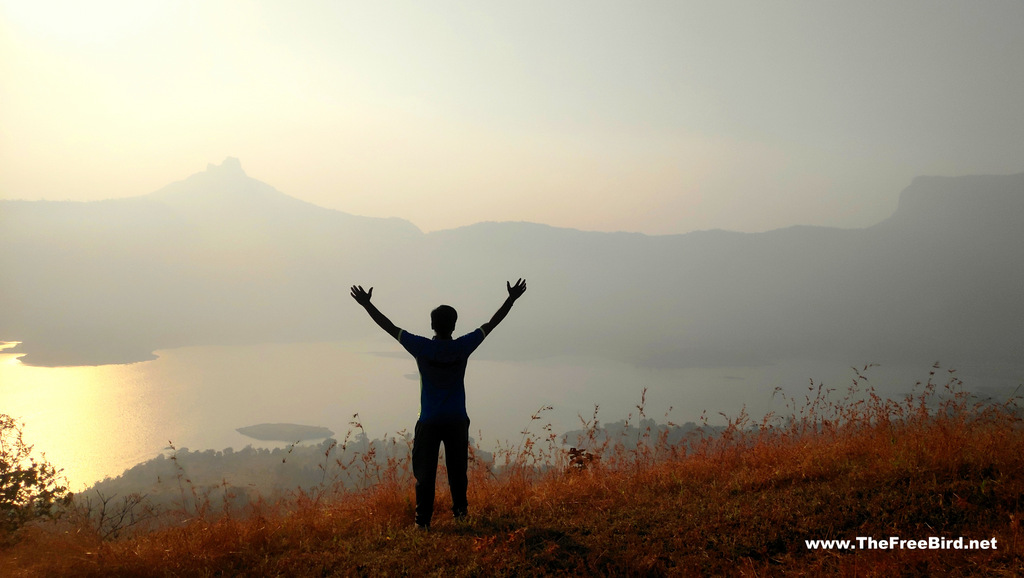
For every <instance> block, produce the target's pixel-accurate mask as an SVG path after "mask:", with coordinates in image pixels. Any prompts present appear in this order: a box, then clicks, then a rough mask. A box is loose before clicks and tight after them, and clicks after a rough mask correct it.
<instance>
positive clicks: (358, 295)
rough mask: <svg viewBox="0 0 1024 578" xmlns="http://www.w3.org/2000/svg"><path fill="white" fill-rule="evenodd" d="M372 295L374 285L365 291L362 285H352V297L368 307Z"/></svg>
mask: <svg viewBox="0 0 1024 578" xmlns="http://www.w3.org/2000/svg"><path fill="white" fill-rule="evenodd" d="M371 297H373V287H370V290H369V291H364V290H363V286H362V285H353V286H352V298H353V299H355V300H356V303H358V304H360V305H362V306H363V307H366V306H367V305H369V304H370V298H371Z"/></svg>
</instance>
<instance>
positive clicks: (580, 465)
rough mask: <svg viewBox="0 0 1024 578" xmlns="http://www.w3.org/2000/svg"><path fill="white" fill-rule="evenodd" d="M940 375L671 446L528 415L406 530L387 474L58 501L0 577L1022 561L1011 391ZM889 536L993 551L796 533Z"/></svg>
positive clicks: (394, 481) (733, 425)
mask: <svg viewBox="0 0 1024 578" xmlns="http://www.w3.org/2000/svg"><path fill="white" fill-rule="evenodd" d="M938 371H939V370H938V369H936V372H938ZM936 372H933V373H936ZM949 376H950V377H949V382H948V383H946V384H945V386H938V387H937V386H936V385H935V382H934V381H932V380H929V382H928V383H926V384H923V385H921V386H920V388H919V389H918V392H917V394H915V395H914V396H912V397H908V398H906V399H904V400H901V401H890V400H884V399H881V398H880V397H878V396H877V395H875V394H874V392H873V390H872V389H871V388H870V387H867V386H866V383H867V382H866V379H865V378H863V377H862V376H861V375H860V374H858V376H857V377H856V378H855V379H854V384H853V387H851V389H850V391H849V393H848V395H847V396H846V398H845V399H844V400H843V401H841V402H833V401H830V393H831V392H830V391H829V390H826V389H824V387H823V386H821V385H815V384H814V383H813V382H812V383H811V387H810V390H809V392H808V395H807V396H806V398H804V399H803V400H789V407H790V409H791V411H790V415H787V416H784V417H781V418H778V417H776V416H771V415H770V416H767V417H765V418H764V419H763V420H762V421H760V422H752V421H751V420H749V419H748V418H746V417H745V416H743V415H741V416H739V417H737V418H736V419H733V420H731V421H730V422H729V424H728V427H727V428H725V430H724V431H719V432H717V434H716V435H714V436H704V437H701V431H706V430H697V431H695V432H693V435H692V437H691V439H689V440H687V443H686V444H680V443H676V444H672V445H668V444H667V442H665V441H664V440H665V439H667V438H666V437H665V436H664V435H662V436H660V437H661V438H662V439H659V429H658V428H649V427H648V428H643V429H640V430H636V435H635V439H634V438H631V437H622V438H619V439H617V440H611V439H609V438H607V437H604V436H602V435H600V430H599V427H598V424H597V423H596V420H594V421H591V422H586V423H587V425H588V428H589V430H588V431H589V432H590V434H589V435H585V436H582V439H580V440H579V443H578V444H577V448H576V451H575V452H573V453H572V454H570V453H569V452H564V451H562V450H561V449H560V446H558V445H556V444H555V436H554V435H553V434H550V432H549V431H548V430H549V428H540V429H541V430H542V432H541V433H537V434H534V433H529V432H527V433H525V434H524V437H523V440H522V443H520V444H519V445H517V446H516V447H514V448H508V449H507V450H506V451H505V452H503V453H502V452H499V454H498V456H497V461H498V462H501V463H497V464H495V463H494V462H489V463H484V462H482V461H478V462H476V463H475V465H474V467H473V470H472V472H471V476H472V477H471V481H470V505H471V508H472V512H471V516H470V518H469V520H467V521H465V522H455V521H453V520H452V519H451V518H450V516H449V515H446V512H447V510H446V508H447V506H448V505H449V504H447V503H446V497H444V496H443V493H442V494H440V497H439V500H438V501H439V503H438V505H437V512H438V514H435V522H434V526H433V527H432V528H431V530H430V531H429V532H421V531H417V530H416V529H414V528H412V527H411V522H412V512H413V490H412V485H411V481H410V480H409V479H408V477H407V475H396V476H392V477H390V478H386V479H384V480H382V481H380V482H379V483H377V484H375V485H373V486H372V487H369V488H366V489H363V490H359V491H340V492H332V491H330V489H329V488H320V489H319V490H315V491H310V492H304V493H300V494H298V495H292V496H289V497H286V498H281V499H275V500H274V501H273V502H272V503H271V502H269V501H266V502H256V503H253V504H249V505H248V506H246V507H245V508H244V510H243V511H233V510H231V509H230V508H228V509H227V511H226V512H224V511H221V512H218V513H211V512H209V511H203V510H201V509H200V510H192V511H189V512H178V513H177V515H178V517H177V518H174V517H173V516H172V514H173V513H164V518H162V519H161V524H160V525H159V526H158V527H155V528H151V529H147V530H145V531H136V532H129V533H126V534H125V535H124V536H122V537H120V538H116V539H111V538H109V537H108V539H103V536H102V534H101V532H100V531H98V529H97V527H96V525H95V523H93V522H90V521H89V519H88V518H87V517H84V516H81V517H79V518H78V519H77V520H76V519H75V518H74V517H70V516H69V517H66V518H65V519H63V520H60V521H57V522H47V523H45V524H39V525H36V526H34V527H30V528H25V529H23V530H22V531H21V533H20V534H19V538H18V541H17V543H16V544H14V545H13V546H9V547H6V548H5V549H3V550H0V575H4V576H211V575H232V576H234V575H241V576H296V575H297V576H377V575H417V576H419V575H438V576H440V575H444V576H520V575H537V574H540V575H545V574H547V575H551V574H559V575H627V576H629V575H644V576H646V575H751V576H762V575H781V574H793V575H822V574H828V575H848V576H901V575H906V576H919V575H947V576H950V575H952V576H964V575H987V576H1010V575H1019V574H1021V573H1024V535H1022V533H1021V526H1020V519H1021V514H1022V506H1024V467H1022V466H1024V427H1022V420H1021V417H1020V412H1019V411H1018V408H1017V406H1016V405H1015V404H1014V402H1013V401H1012V400H1011V401H1008V402H1004V403H981V402H977V401H975V400H974V399H972V398H971V396H969V395H968V394H966V393H965V392H964V391H963V390H962V389H961V387H960V383H959V381H958V380H957V379H956V377H955V374H953V373H950V374H949ZM642 407H643V404H642V403H641V405H640V406H639V409H640V412H641V417H642V412H643V409H642ZM539 415H540V414H538V416H539ZM538 416H534V417H538ZM531 421H533V420H531ZM641 423H645V422H641ZM661 433H663V431H662V432H661ZM680 448H685V450H684V449H680ZM541 463H548V464H550V467H547V468H542V467H538V465H539V464H541ZM439 487H440V488H443V487H444V484H443V482H442V483H441V484H439ZM892 536H897V537H900V538H902V539H913V540H920V539H928V538H930V537H933V536H935V537H943V538H950V539H956V538H960V537H963V538H965V539H966V540H991V539H992V538H995V540H996V542H995V546H996V547H995V548H994V549H992V548H990V549H985V550H981V549H978V550H962V549H959V550H958V549H940V550H927V549H925V550H922V549H909V548H906V547H904V548H902V549H899V548H898V549H872V550H868V549H855V550H841V549H836V548H829V549H813V550H812V549H809V548H808V547H807V545H806V540H819V539H820V540H829V539H843V540H853V541H854V542H853V543H854V545H857V542H856V538H857V537H865V538H866V537H871V538H873V539H875V540H883V539H886V540H887V539H888V538H889V537H892Z"/></svg>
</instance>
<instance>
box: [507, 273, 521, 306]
mask: <svg viewBox="0 0 1024 578" xmlns="http://www.w3.org/2000/svg"><path fill="white" fill-rule="evenodd" d="M505 287H507V288H508V296H509V297H511V298H512V300H513V301H515V300H516V299H519V298H520V297H522V296H523V293H526V279H522V278H520V279H519V280H518V281H516V284H515V285H512V284H511V283H509V282H508V281H505Z"/></svg>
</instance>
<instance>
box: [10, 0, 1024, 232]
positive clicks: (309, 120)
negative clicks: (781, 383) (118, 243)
mask: <svg viewBox="0 0 1024 578" xmlns="http://www.w3.org/2000/svg"><path fill="white" fill-rule="evenodd" d="M507 4H508V5H503V6H501V5H491V3H487V4H483V5H473V4H470V5H467V4H465V3H454V2H441V3H436V4H435V3H432V4H430V5H429V7H428V6H427V5H424V4H420V3H415V2H409V1H402V2H387V3H364V2H301V3H280V2H242V1H213V2H149V1H144V0H139V1H123V2H113V1H93V2H84V3H83V2H72V1H64V2H54V1H47V0H39V1H33V2H24V1H19V0H0V55H2V56H0V77H2V80H0V99H2V100H0V102H2V103H3V106H2V110H0V125H2V126H3V130H2V131H0V198H7V199H12V198H23V199H55V200H59V199H70V200H88V199H101V198H110V197H123V196H134V195H140V194H145V193H148V192H151V191H153V190H155V189H157V188H160V187H162V186H163V185H166V184H168V183H169V182H172V181H175V180H180V179H182V178H184V177H186V176H188V175H190V174H192V173H195V172H199V171H201V170H203V168H205V166H206V165H207V163H220V162H221V161H222V160H223V159H224V158H225V157H227V156H234V157H238V158H239V159H240V160H241V162H242V165H243V167H244V169H245V170H246V172H247V173H248V174H249V175H250V176H253V177H255V178H257V179H260V180H263V181H265V182H267V183H269V184H271V185H273V186H274V187H276V188H278V189H279V190H281V191H282V192H284V193H287V194H289V195H292V196H295V197H299V198H302V199H304V200H307V201H310V202H313V203H316V204H318V205H322V206H327V207H330V208H335V209H339V210H343V211H346V212H350V213H355V214H362V215H373V216H400V217H403V218H406V219H409V220H411V221H412V222H413V223H415V224H416V225H418V226H419V227H420V228H422V229H424V230H436V229H444V228H451V227H456V226H460V225H466V224H471V223H474V222H478V221H483V220H528V221H535V222H542V223H547V224H551V225H556V226H568V227H576V228H581V229H594V230H630V231H641V232H646V233H652V234H660V233H678V232H686V231H689V230H694V229H706V228H726V229H733V230H743V231H758V230H767V229H772V228H777V227H782V226H788V225H792V224H819V225H836V226H849V227H854V226H864V225H869V224H872V223H874V222H877V221H878V220H880V219H882V218H884V217H885V216H887V215H888V214H889V213H890V212H891V211H892V210H893V208H894V207H895V203H896V197H897V195H898V193H899V191H900V190H901V189H902V188H903V187H905V186H906V185H907V184H909V181H910V179H911V178H913V177H914V176H916V175H919V174H945V175H957V174H969V173H1014V172H1020V171H1021V170H1024V163H1022V161H1021V159H1022V158H1024V145H1022V144H1021V142H1022V141H1021V139H1020V138H1019V135H1020V134H1024V115H1021V114H1020V112H1019V103H1020V102H1022V101H1024V68H1022V67H1021V66H1020V65H1019V63H1018V62H1017V60H1018V59H1019V55H1020V54H1021V53H1024V36H1022V35H1021V34H1019V31H1020V29H1021V27H1022V25H1024V5H1022V4H1020V3H1018V2H993V3H985V4H983V5H982V4H973V3H972V4H965V3H961V2H905V3H904V2H901V3H899V4H898V5H892V3H878V4H871V5H868V4H855V3H851V4H850V5H827V6H826V5H822V4H821V3H816V2H782V3H770V4H768V3H761V2H741V3H737V4H734V3H728V5H726V3H688V2H650V3H641V4H638V5H637V4H631V5H626V4H621V3H613V2H582V1H579V2H573V1H570V2H558V3H550V2H516V3H507Z"/></svg>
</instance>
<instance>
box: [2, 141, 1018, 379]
mask: <svg viewBox="0 0 1024 578" xmlns="http://www.w3.org/2000/svg"><path fill="white" fill-rule="evenodd" d="M0 225H2V226H0V267H2V268H3V271H5V274H4V275H3V277H2V278H0V294H2V295H3V296H4V300H5V302H6V303H5V307H4V308H3V309H2V310H0V339H5V340H19V341H22V342H23V345H22V350H23V351H25V352H27V353H28V355H26V356H25V357H23V358H22V360H23V361H24V362H25V363H32V364H38V365H79V364H88V365H93V364H104V363H124V362H131V361H139V360H143V359H150V358H152V353H151V352H152V351H154V350H157V349H163V348H171V347H178V346H186V345H206V344H244V343H258V342H302V341H328V340H340V339H361V338H366V337H377V330H376V328H375V327H374V326H373V324H372V323H370V322H369V321H368V320H367V319H366V318H365V314H363V313H362V311H361V310H359V308H358V307H355V306H354V304H353V303H351V299H350V298H349V297H348V294H347V292H348V286H350V285H352V284H354V283H358V284H362V285H367V286H369V285H373V286H375V287H377V289H376V291H375V292H374V300H375V302H377V303H378V305H379V306H380V307H381V308H382V310H384V311H385V312H386V313H388V315H389V316H391V318H392V319H393V320H394V321H395V322H396V323H397V324H398V325H400V326H402V327H406V328H408V329H409V330H411V331H417V332H421V333H428V332H429V327H428V324H429V323H428V321H427V319H426V318H427V312H428V311H429V310H430V309H431V308H433V307H435V306H436V305H437V304H438V303H442V302H444V303H450V304H452V305H455V306H456V307H457V308H458V309H459V312H460V321H459V323H460V326H459V327H460V329H465V330H469V329H471V328H472V327H474V326H475V325H476V324H479V323H482V322H483V321H485V320H486V319H487V318H488V317H489V316H490V314H491V313H493V310H494V309H495V308H496V307H497V306H498V305H499V304H500V303H501V300H502V298H503V296H504V282H505V280H506V279H508V278H512V277H518V276H523V277H527V278H528V279H529V281H530V291H529V293H528V294H527V296H526V297H524V300H523V301H522V302H520V304H519V305H517V307H516V313H515V315H514V317H512V318H510V319H509V321H508V322H506V323H505V324H503V325H502V327H501V328H500V330H499V331H496V332H495V334H494V335H493V336H492V337H490V338H489V339H488V342H494V341H498V342H499V343H498V344H496V345H495V346H493V347H487V346H484V347H482V348H481V351H480V353H479V354H478V355H481V356H485V357H486V356H488V355H496V354H498V353H501V354H502V355H505V356H510V357H514V358H533V357H542V356H548V355H558V354H569V355H576V354H578V355H600V356H606V357H612V358H616V359H622V360H627V361H630V362H633V363H637V364H641V365H652V366H667V365H671V366H687V365H745V364H760V363H765V362H770V361H772V360H774V359H779V358H782V357H787V356H789V357H792V356H828V357H833V358H841V359H849V360H850V362H851V363H860V362H864V361H883V360H886V359H907V358H914V359H918V358H922V359H931V360H934V359H943V360H944V361H950V362H954V363H955V362H956V360H957V359H966V358H970V359H993V360H1015V359H1017V358H1018V357H1019V354H1020V352H1021V351H1022V348H1024V336H1022V331H1021V329H1020V328H1021V327H1024V303H1022V300H1021V299H1020V298H1019V288H1020V287H1022V286H1024V272H1022V268H1021V267H1019V265H1017V261H1018V260H1019V256H1020V255H1022V254H1024V173H1022V174H1017V175H1008V176H969V177H952V178H939V177H919V178H917V179H915V180H914V181H913V183H911V185H910V186H909V187H908V188H907V189H906V190H905V191H903V193H902V194H901V196H900V202H899V205H898V208H897V210H896V211H895V213H894V214H893V215H892V216H891V217H890V218H888V219H886V220H884V221H882V222H880V223H878V224H876V225H874V226H871V227H867V228H864V229H834V228H826V227H806V226H798V227H790V228H786V229H779V230H775V231H769V232H765V233H750V234H748V233H733V232H727V231H698V232H693V233H686V234H680V235H665V236H648V235H643V234H639V233H597V232H587V231H578V230H574V229H564V228H556V227H550V226H546V225H539V224H534V223H508V222H504V223H494V222H488V223H478V224H475V225H469V226H466V227H460V228H457V229H451V230H446V231H437V232H432V233H428V234H425V233H423V232H422V231H420V230H419V229H418V228H416V227H415V226H414V225H413V224H412V223H410V222H408V221H405V220H402V219H379V218H370V217H360V216H355V215H350V214H347V213H343V212H340V211H334V210H330V209H325V208H322V207H318V206H316V205H312V204H310V203H306V202H304V201H301V200H298V199H295V198H293V197H290V196H288V195H285V194H284V193H281V192H280V191H277V190H276V189H274V188H273V187H271V186H270V185H267V184H265V183H262V182H260V181H257V180H255V179H252V178H250V177H248V176H247V175H246V174H245V173H244V171H243V170H242V168H241V164H240V163H239V162H238V160H237V159H231V158H229V159H227V160H225V161H224V162H223V163H222V164H221V165H210V166H209V167H208V168H207V170H206V171H204V172H201V173H197V174H195V175H192V176H191V177H188V178H187V179H184V180H182V181H179V182H176V183H172V184H170V185H168V186H166V187H164V188H162V189H160V190H159V191H156V192H154V193H151V194H148V195H143V196H140V197H134V198H129V199H116V200H110V201H97V202H88V203H71V202H48V201H34V202H27V201H0ZM492 352H493V353H492Z"/></svg>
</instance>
